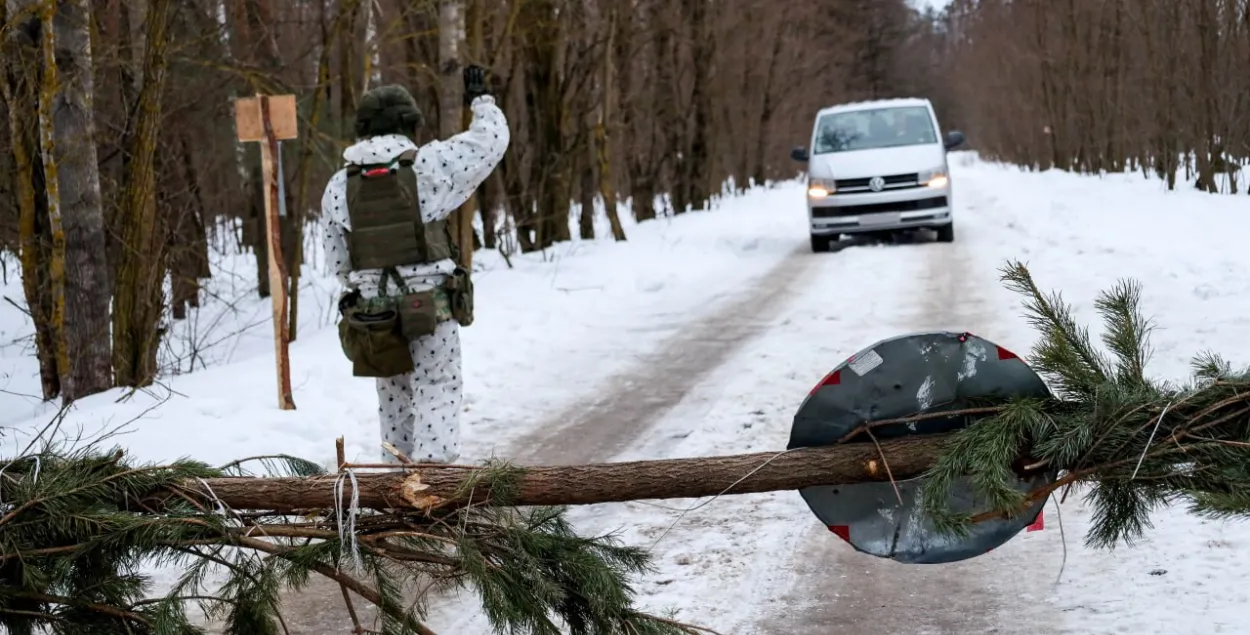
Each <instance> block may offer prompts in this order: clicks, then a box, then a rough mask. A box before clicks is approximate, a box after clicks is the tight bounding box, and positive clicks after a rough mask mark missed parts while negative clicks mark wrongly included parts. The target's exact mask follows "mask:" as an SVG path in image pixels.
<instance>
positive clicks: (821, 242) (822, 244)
mask: <svg viewBox="0 0 1250 635" xmlns="http://www.w3.org/2000/svg"><path fill="white" fill-rule="evenodd" d="M836 238H837V236H836V235H835V236H817V235H816V234H812V251H813V252H815V253H818V254H821V253H825V252H827V251H829V243H830V242H832V241H833V240H835V239H836Z"/></svg>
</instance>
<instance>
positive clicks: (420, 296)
mask: <svg viewBox="0 0 1250 635" xmlns="http://www.w3.org/2000/svg"><path fill="white" fill-rule="evenodd" d="M396 308H397V310H398V311H399V329H400V332H401V333H402V334H403V336H404V337H405V338H407V339H408V340H415V339H417V338H419V337H425V336H426V335H433V334H434V330H435V329H436V328H437V327H438V322H439V319H438V303H437V301H436V298H435V292H434V291H420V292H417V293H408V294H404V295H402V296H400V297H399V299H398V300H397V302H396Z"/></svg>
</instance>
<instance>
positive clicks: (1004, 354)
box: [997, 346, 1020, 360]
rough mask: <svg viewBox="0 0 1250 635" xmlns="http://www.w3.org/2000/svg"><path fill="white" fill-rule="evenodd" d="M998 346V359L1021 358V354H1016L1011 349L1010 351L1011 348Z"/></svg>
mask: <svg viewBox="0 0 1250 635" xmlns="http://www.w3.org/2000/svg"><path fill="white" fill-rule="evenodd" d="M997 348H998V359H999V360H1004V359H1020V356H1019V355H1016V354H1015V353H1013V352H1011V351H1009V350H1007V349H1005V348H1003V347H1001V346H999V347H997Z"/></svg>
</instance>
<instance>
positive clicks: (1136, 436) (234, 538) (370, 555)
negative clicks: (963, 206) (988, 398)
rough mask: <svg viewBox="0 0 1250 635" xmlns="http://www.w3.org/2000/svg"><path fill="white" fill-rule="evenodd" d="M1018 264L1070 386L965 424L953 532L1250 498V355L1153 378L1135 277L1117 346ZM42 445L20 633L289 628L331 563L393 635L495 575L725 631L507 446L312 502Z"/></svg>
mask: <svg viewBox="0 0 1250 635" xmlns="http://www.w3.org/2000/svg"><path fill="white" fill-rule="evenodd" d="M1002 273H1003V280H1004V281H1005V282H1006V284H1007V285H1008V286H1009V287H1010V288H1011V289H1013V290H1015V291H1017V292H1019V293H1020V294H1022V295H1023V296H1024V298H1025V311H1026V316H1027V318H1028V319H1029V321H1030V323H1031V324H1032V325H1033V327H1034V328H1035V329H1036V330H1037V331H1038V335H1039V336H1040V338H1039V341H1038V342H1037V344H1036V346H1035V347H1034V350H1033V355H1032V358H1031V365H1032V367H1033V368H1034V369H1035V370H1037V371H1038V372H1039V373H1040V374H1041V375H1042V376H1043V377H1044V378H1045V379H1046V380H1047V382H1048V383H1049V384H1050V385H1051V388H1052V390H1053V393H1054V395H1055V397H1054V398H1053V399H1050V400H1037V399H1015V400H1008V401H1006V402H1001V403H997V404H989V406H990V407H989V408H988V409H989V410H991V411H992V413H991V414H989V415H988V416H983V417H982V418H980V419H979V420H977V421H974V422H973V423H971V424H970V425H969V426H968V427H967V428H964V429H963V430H960V431H958V432H956V433H953V434H952V435H951V439H950V441H949V444H948V445H947V446H945V447H946V448H947V451H946V452H945V453H944V454H943V455H942V456H940V457H939V458H938V459H937V461H936V462H935V463H934V464H933V467H932V468H931V469H930V470H929V471H928V472H927V473H926V476H927V478H928V481H927V483H926V486H925V489H924V492H923V502H924V505H925V511H926V512H927V513H928V514H929V515H930V516H931V517H932V518H933V519H934V521H935V522H936V524H937V525H938V527H939V528H940V529H941V530H944V531H947V532H953V533H959V532H961V531H964V530H966V528H967V527H968V525H969V523H973V522H977V521H978V520H983V519H986V518H992V517H995V516H1001V515H1014V514H1017V513H1020V512H1021V511H1023V510H1024V509H1027V508H1028V507H1029V506H1030V505H1031V503H1033V502H1036V501H1037V500H1041V499H1042V498H1044V497H1045V496H1047V495H1049V494H1050V493H1051V492H1054V491H1056V490H1059V489H1061V488H1071V487H1074V486H1082V487H1083V488H1086V489H1088V492H1087V496H1088V497H1089V500H1090V501H1092V503H1093V506H1094V508H1095V515H1094V519H1093V523H1092V526H1091V528H1090V530H1089V534H1088V536H1087V541H1088V542H1089V543H1090V544H1091V545H1093V546H1095V547H1112V546H1114V545H1115V544H1117V543H1119V542H1122V541H1123V542H1131V541H1132V540H1133V539H1135V538H1137V537H1139V536H1140V535H1141V534H1142V533H1143V532H1144V531H1145V530H1146V529H1147V528H1149V527H1150V521H1149V514H1150V512H1151V511H1152V510H1153V509H1156V508H1158V507H1160V506H1162V505H1166V504H1171V503H1174V502H1178V501H1179V502H1185V503H1187V504H1188V505H1189V507H1190V509H1191V510H1192V511H1194V512H1195V513H1199V514H1202V515H1205V516H1209V517H1215V518H1224V517H1230V516H1244V515H1246V514H1247V512H1250V370H1241V371H1234V370H1233V369H1232V367H1231V366H1230V365H1229V364H1228V363H1227V362H1225V361H1224V360H1223V359H1221V358H1220V357H1219V356H1218V355H1215V354H1214V353H1202V354H1200V355H1198V356H1197V357H1196V358H1195V360H1194V371H1195V379H1194V381H1193V382H1192V383H1190V384H1188V385H1184V386H1175V385H1172V384H1170V383H1166V382H1160V381H1156V380H1152V379H1150V378H1149V377H1147V376H1146V374H1145V366H1146V361H1147V358H1148V357H1149V333H1150V330H1151V325H1150V323H1149V321H1148V320H1146V319H1145V318H1144V317H1143V315H1142V314H1141V311H1140V306H1139V305H1140V298H1141V289H1140V286H1139V285H1138V284H1137V283H1135V282H1131V281H1123V282H1120V283H1118V284H1117V285H1116V286H1115V287H1113V288H1112V289H1110V290H1108V291H1105V292H1104V293H1102V294H1101V295H1100V296H1099V298H1098V300H1097V303H1096V307H1097V309H1098V311H1099V312H1100V313H1101V315H1102V318H1103V322H1104V327H1105V328H1104V332H1103V333H1102V338H1101V339H1102V342H1103V345H1104V348H1105V350H1103V349H1100V348H1098V347H1096V346H1095V345H1094V343H1093V340H1092V338H1091V336H1090V334H1089V331H1088V329H1086V328H1084V327H1082V326H1081V325H1079V324H1078V323H1077V322H1076V321H1075V319H1074V318H1073V316H1072V310H1071V308H1070V307H1069V306H1068V305H1067V304H1065V303H1064V301H1063V299H1062V297H1061V296H1060V295H1058V294H1044V293H1042V292H1041V291H1039V290H1038V288H1037V286H1036V284H1035V283H1034V282H1033V279H1032V277H1031V276H1030V274H1029V272H1028V270H1027V268H1026V267H1025V266H1024V265H1023V264H1021V263H1014V262H1013V263H1010V264H1009V265H1008V266H1006V267H1005V268H1004V269H1003V271H1002ZM42 443H43V446H42V447H41V448H39V449H36V450H28V451H24V452H22V453H21V455H20V456H18V457H17V458H14V459H12V460H7V461H0V627H2V628H3V629H4V630H5V631H6V632H8V633H11V634H12V635H29V634H34V633H42V632H50V633H64V634H66V635H70V634H72V635H96V634H99V635H105V634H108V635H115V634H118V633H132V634H136V635H158V634H159V635H191V634H194V633H201V632H203V631H202V630H201V628H200V627H197V626H195V625H194V623H193V621H192V619H191V618H190V615H189V614H188V606H189V605H191V604H193V603H194V604H198V605H199V606H200V607H201V608H202V609H203V610H204V611H205V613H206V614H208V615H209V616H210V617H211V618H215V619H217V620H218V621H220V622H221V623H222V624H223V625H224V628H225V630H226V632H227V633H228V634H230V635H281V634H283V633H285V630H286V627H285V626H284V624H283V622H282V618H281V611H280V610H279V609H280V596H281V594H282V593H283V592H284V591H288V590H298V589H300V588H301V587H303V586H304V585H306V584H307V583H308V581H309V580H310V578H311V577H312V576H313V575H322V576H326V577H328V578H331V579H333V580H335V581H336V582H337V583H338V584H340V585H341V586H342V587H343V589H344V596H345V597H360V598H363V599H365V600H366V601H368V602H370V603H372V604H373V605H375V606H376V607H377V608H378V614H379V616H380V622H381V625H380V627H378V628H380V630H379V631H376V632H381V633H385V634H386V635H430V634H431V633H432V631H431V630H430V629H429V628H428V627H426V626H425V625H424V624H422V623H421V621H420V620H421V618H422V616H423V615H424V613H425V608H426V607H425V604H424V603H423V600H425V599H427V598H426V597H418V598H417V599H416V602H415V603H409V602H406V601H405V597H404V593H403V590H404V589H405V588H411V587H413V586H415V585H416V584H422V585H424V587H425V588H427V589H431V588H432V589H445V588H452V587H470V588H472V589H474V590H476V592H477V594H478V596H479V598H480V599H481V602H482V605H483V608H484V612H485V615H486V617H487V618H488V619H489V621H490V623H491V624H492V626H493V628H494V629H495V631H496V632H498V633H506V634H509V635H523V634H524V635H529V634H533V635H555V634H557V633H560V632H562V630H561V629H564V630H566V631H567V632H570V633H572V634H573V635H627V634H628V635H635V634H636V635H676V634H683V633H684V634H690V633H699V632H710V631H705V630H704V629H700V628H698V627H695V626H691V625H686V624H682V623H679V622H676V621H674V620H670V619H665V618H661V617H658V616H653V615H649V614H645V613H642V612H639V611H638V610H636V609H635V608H634V606H633V602H634V596H635V593H634V590H633V588H632V586H631V584H630V580H631V579H632V578H633V577H634V576H636V575H637V574H639V573H641V572H644V571H647V570H649V566H650V565H649V559H648V556H647V554H646V553H645V552H644V551H642V550H640V549H636V548H632V547H628V546H622V545H621V544H619V542H618V540H617V538H616V536H614V535H606V536H595V537H582V536H579V535H577V534H576V532H575V531H574V530H573V528H572V526H571V525H570V523H569V522H568V521H567V520H566V518H565V513H564V510H563V509H562V508H530V509H519V508H514V507H507V506H499V505H500V504H501V503H502V504H504V505H506V503H507V501H508V500H509V495H510V492H512V491H515V488H516V486H517V481H518V477H519V474H520V471H519V470H518V469H516V468H511V467H509V466H507V465H503V464H491V465H488V466H487V469H485V470H482V471H480V472H478V473H477V475H476V476H475V477H474V478H471V479H470V480H468V481H467V482H466V483H465V485H464V487H471V488H482V489H485V490H487V491H488V492H489V498H490V499H491V500H493V501H495V504H494V505H492V506H469V507H461V508H456V509H449V510H444V511H438V510H435V511H433V512H418V511H406V510H387V511H384V512H378V511H367V510H365V511H360V512H359V514H345V513H344V510H309V511H308V513H307V514H306V515H304V516H300V517H292V516H282V515H278V514H273V513H265V512H264V511H263V510H231V509H226V508H225V507H224V506H222V505H220V504H214V501H213V496H212V495H211V492H210V495H209V496H207V497H206V496H205V494H204V488H197V489H195V490H192V489H191V488H190V486H189V485H188V484H194V483H196V482H201V481H202V480H203V479H211V478H220V477H223V476H229V475H244V474H246V471H245V468H244V466H245V465H251V464H253V463H260V464H261V465H262V466H263V467H264V468H265V470H266V471H267V472H268V473H270V474H275V473H283V474H287V475H295V476H312V475H316V474H321V473H322V472H323V470H322V469H321V468H320V467H319V466H317V465H315V464H312V463H309V462H307V461H302V460H299V459H296V458H293V457H288V456H273V457H255V458H253V459H247V460H244V461H239V462H235V463H232V464H230V465H227V466H222V467H211V466H208V465H205V464H203V463H200V462H195V461H179V462H177V463H174V464H172V465H163V466H155V465H137V464H135V463H133V462H131V461H130V460H129V459H128V458H127V457H126V455H125V454H124V453H123V452H122V451H121V450H110V451H103V450H101V449H100V448H99V447H98V444H94V443H89V444H87V445H86V446H85V447H83V448H73V447H64V446H59V445H56V444H54V443H52V442H50V441H47V440H44V441H42ZM1022 466H1023V469H1025V470H1038V469H1044V470H1049V471H1052V472H1053V473H1054V474H1056V476H1057V480H1056V481H1055V482H1054V483H1053V484H1052V485H1050V486H1047V487H1044V488H1041V489H1038V490H1036V491H1033V492H1029V493H1025V494H1022V493H1020V492H1017V491H1016V490H1015V489H1013V487H1012V483H1013V482H1014V481H1015V479H1016V471H1017V470H1019V469H1021V468H1022ZM962 476H971V477H972V482H973V484H974V486H975V488H976V490H977V492H978V493H979V494H980V495H981V496H982V497H983V498H984V500H985V501H986V502H987V504H988V507H987V509H986V510H985V511H984V512H982V513H980V514H977V515H975V516H957V515H954V514H952V513H951V512H949V511H948V509H947V508H946V507H945V505H944V502H945V500H946V493H947V491H948V489H949V487H950V486H951V484H952V483H953V481H954V480H955V479H957V478H959V477H962ZM344 478H346V476H344ZM479 491H480V490H479ZM345 515H346V516H350V520H343V519H344V517H345ZM153 565H158V566H159V565H164V566H171V567H177V568H178V569H181V570H183V571H184V573H183V574H182V575H181V577H180V578H179V580H178V581H177V582H176V584H174V585H173V587H172V588H171V589H170V590H169V591H168V593H166V594H165V595H163V596H160V597H152V595H153V593H152V585H151V581H150V580H149V579H148V578H147V577H146V576H145V575H144V573H143V571H144V567H148V566H153ZM214 579H216V580H218V582H217V583H211V582H210V580H214ZM221 579H224V583H223V582H220V580H221ZM353 615H354V612H353ZM370 632H373V631H370Z"/></svg>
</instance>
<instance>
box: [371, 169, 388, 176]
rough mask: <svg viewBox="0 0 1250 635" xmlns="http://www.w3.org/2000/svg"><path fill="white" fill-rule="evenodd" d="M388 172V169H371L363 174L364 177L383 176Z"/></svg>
mask: <svg viewBox="0 0 1250 635" xmlns="http://www.w3.org/2000/svg"><path fill="white" fill-rule="evenodd" d="M390 171H391V169H390V168H373V169H372V170H369V171H368V172H365V176H382V175H383V174H388V173H390Z"/></svg>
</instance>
